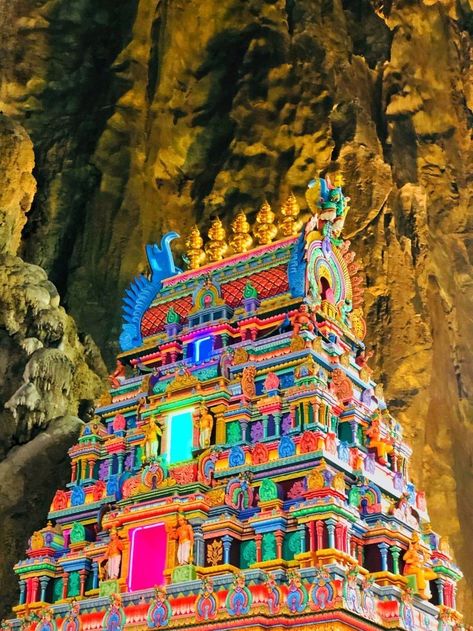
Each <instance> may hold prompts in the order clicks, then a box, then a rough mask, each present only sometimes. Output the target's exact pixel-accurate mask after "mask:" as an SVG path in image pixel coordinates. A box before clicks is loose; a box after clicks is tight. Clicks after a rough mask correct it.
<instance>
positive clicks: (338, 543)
mask: <svg viewBox="0 0 473 631" xmlns="http://www.w3.org/2000/svg"><path fill="white" fill-rule="evenodd" d="M307 201H308V206H309V209H310V211H311V212H310V213H309V214H308V215H307V218H306V221H305V222H303V221H302V220H301V215H300V209H299V206H298V204H297V202H296V200H295V198H294V197H293V196H291V197H290V198H289V199H288V200H287V202H286V204H285V205H284V206H283V208H282V209H281V211H280V214H279V218H276V216H275V214H274V213H273V211H272V210H271V208H270V206H269V205H268V204H267V203H265V204H264V205H263V206H262V207H261V209H260V210H259V212H258V213H257V216H256V223H255V226H254V228H253V230H252V229H251V227H250V225H249V223H248V221H247V219H246V217H245V215H244V214H243V213H240V214H238V215H237V216H236V218H235V219H234V221H233V223H232V226H231V230H232V233H231V235H230V237H229V239H228V241H227V237H226V232H225V228H224V227H223V225H222V223H221V222H220V221H219V220H215V221H214V222H213V224H212V226H211V228H210V231H209V241H208V242H207V243H206V244H205V245H204V240H203V239H202V237H201V236H200V233H199V231H198V229H197V228H194V229H193V231H192V233H191V235H190V236H189V239H188V242H187V256H186V259H187V260H186V262H187V266H188V267H189V269H188V270H187V271H181V270H179V269H178V268H177V267H176V266H175V263H174V260H173V255H172V252H171V249H170V242H171V241H172V239H173V238H175V237H176V236H177V235H176V234H174V233H172V234H169V235H166V236H165V237H164V238H163V240H162V243H161V247H158V246H157V245H153V246H148V247H147V257H148V261H149V266H150V273H149V275H148V276H144V275H142V276H140V277H139V278H136V279H135V280H134V281H133V283H132V285H131V286H130V288H129V289H128V290H127V292H126V296H125V301H124V302H125V305H124V324H123V330H122V334H121V336H120V345H121V348H122V351H123V352H122V353H121V354H120V356H119V358H118V360H117V366H116V369H115V371H114V373H113V374H112V375H110V386H111V387H110V392H109V394H107V395H106V396H104V397H103V398H102V400H101V401H100V402H99V404H98V406H97V408H96V416H95V418H94V419H93V420H91V421H90V422H88V423H87V424H86V425H85V426H84V427H83V430H82V433H81V436H80V438H79V440H78V442H77V444H76V445H74V446H73V447H71V449H70V450H69V455H70V458H71V462H72V474H71V481H70V483H69V484H68V485H67V489H65V490H58V491H57V492H56V494H55V496H54V499H53V502H52V505H51V509H50V512H49V515H48V519H49V521H48V523H47V526H46V527H45V528H43V529H42V530H40V531H38V532H35V533H34V534H33V536H32V537H31V539H30V541H29V548H28V550H27V558H26V559H25V560H23V561H20V562H18V563H17V565H16V566H15V572H16V574H17V576H18V581H19V604H18V605H17V606H16V607H15V615H16V618H15V619H12V620H9V621H7V622H4V623H3V628H5V629H22V630H25V629H31V630H34V631H54V630H56V629H60V630H64V631H73V630H74V631H78V630H83V631H92V630H96V629H103V630H104V631H114V630H115V631H118V630H122V629H130V630H136V631H138V630H140V631H141V630H144V629H156V628H165V629H195V630H196V631H204V630H210V629H212V630H215V631H217V630H219V631H224V630H225V631H227V630H229V629H247V630H254V631H257V630H258V631H260V630H263V629H265V630H274V631H279V630H282V629H313V628H314V627H315V626H316V625H330V626H329V627H328V626H325V627H323V628H324V629H329V628H330V629H363V630H370V629H373V630H374V629H382V628H389V629H405V630H407V631H414V630H416V629H426V630H427V629H429V630H432V629H435V630H437V629H439V630H440V631H447V630H450V629H452V630H453V629H454V628H455V629H458V628H461V627H462V623H461V615H460V614H459V613H458V612H457V611H456V606H455V591H456V583H457V581H458V580H459V579H460V578H461V572H460V571H459V569H458V568H457V567H456V565H455V564H454V562H453V561H452V559H451V556H450V554H449V551H448V546H447V544H445V543H443V542H442V540H441V539H440V537H439V536H438V535H437V534H435V533H434V532H433V530H432V529H431V526H430V522H429V516H428V513H427V507H426V503H425V496H424V493H423V492H421V491H418V490H417V489H416V488H415V486H414V484H413V483H412V481H411V479H410V476H409V458H410V455H411V451H410V449H409V447H408V446H407V445H406V443H405V442H404V441H403V437H402V428H401V427H400V426H399V424H398V423H397V422H396V421H395V419H394V418H393V417H392V416H391V415H390V413H389V411H388V408H387V406H386V403H385V401H384V399H383V393H382V389H381V388H380V387H379V386H377V385H376V384H375V382H374V381H373V378H372V371H371V369H370V368H369V365H368V360H369V357H370V353H369V352H367V350H366V348H365V344H364V342H363V339H364V337H365V323H364V319H363V311H362V299H363V289H362V282H361V277H360V276H358V270H359V266H358V264H357V263H356V262H355V261H354V257H355V255H354V253H353V252H352V251H351V250H350V243H349V242H348V241H344V240H343V239H342V237H341V230H342V227H343V222H344V219H345V216H346V213H347V210H348V203H347V202H348V198H346V197H345V196H344V194H343V191H342V188H341V181H340V179H339V178H336V179H335V181H334V184H333V185H332V184H331V183H330V181H329V180H328V178H327V179H322V178H320V179H317V180H314V181H313V182H311V184H310V185H309V189H308V193H307Z"/></svg>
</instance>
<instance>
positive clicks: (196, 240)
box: [186, 226, 205, 269]
mask: <svg viewBox="0 0 473 631" xmlns="http://www.w3.org/2000/svg"><path fill="white" fill-rule="evenodd" d="M203 245H204V240H203V239H202V237H201V236H200V230H199V228H198V227H197V226H194V227H193V228H192V230H191V232H190V234H189V237H188V239H187V241H186V256H187V259H188V261H189V268H190V269H197V268H198V267H200V266H201V265H202V263H203V262H204V260H205V252H204V250H203V249H202V248H203Z"/></svg>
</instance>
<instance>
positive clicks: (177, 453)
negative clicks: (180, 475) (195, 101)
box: [167, 408, 194, 464]
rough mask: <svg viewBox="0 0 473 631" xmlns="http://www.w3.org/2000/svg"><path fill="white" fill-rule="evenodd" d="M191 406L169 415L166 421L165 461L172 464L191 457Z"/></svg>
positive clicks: (192, 432)
mask: <svg viewBox="0 0 473 631" xmlns="http://www.w3.org/2000/svg"><path fill="white" fill-rule="evenodd" d="M193 412H194V410H193V409H192V408H190V409H187V410H181V411H179V412H175V413H172V414H170V415H169V417H168V423H167V445H168V446H167V462H168V463H169V464H174V463H176V462H182V461H184V460H190V459H191V458H192V442H193V434H194V420H193Z"/></svg>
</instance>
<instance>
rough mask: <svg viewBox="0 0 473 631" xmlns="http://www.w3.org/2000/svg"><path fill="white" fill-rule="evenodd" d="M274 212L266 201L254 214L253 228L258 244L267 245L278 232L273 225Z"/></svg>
mask: <svg viewBox="0 0 473 631" xmlns="http://www.w3.org/2000/svg"><path fill="white" fill-rule="evenodd" d="M275 217H276V216H275V214H274V213H273V211H272V210H271V206H270V205H269V204H268V202H264V203H263V204H262V206H261V208H260V209H259V211H258V213H257V215H256V224H255V226H254V228H253V232H254V235H255V237H256V240H257V241H258V243H259V244H260V245H268V244H269V243H271V241H272V240H273V239H274V238H275V237H276V235H277V233H278V229H277V227H276V226H275V225H274V220H275Z"/></svg>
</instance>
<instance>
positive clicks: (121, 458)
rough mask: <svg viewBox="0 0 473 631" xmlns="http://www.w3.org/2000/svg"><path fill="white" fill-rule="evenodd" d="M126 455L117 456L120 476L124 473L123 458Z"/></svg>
mask: <svg viewBox="0 0 473 631" xmlns="http://www.w3.org/2000/svg"><path fill="white" fill-rule="evenodd" d="M124 455H125V454H124V453H123V452H121V453H119V454H117V459H118V471H117V473H118V475H121V474H122V473H123V457H124Z"/></svg>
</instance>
